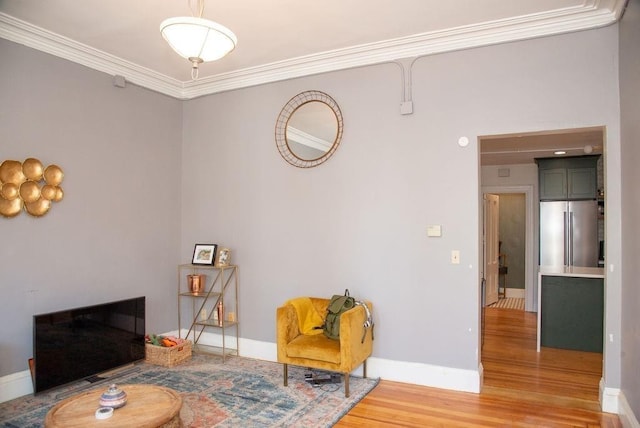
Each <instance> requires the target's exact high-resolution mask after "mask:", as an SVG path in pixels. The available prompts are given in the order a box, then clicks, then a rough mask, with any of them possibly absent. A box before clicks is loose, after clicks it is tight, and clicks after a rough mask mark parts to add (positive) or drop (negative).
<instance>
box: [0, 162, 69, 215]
mask: <svg viewBox="0 0 640 428" xmlns="http://www.w3.org/2000/svg"><path fill="white" fill-rule="evenodd" d="M63 178H64V173H63V172H62V168H60V167H59V166H57V165H49V166H48V167H46V168H43V165H42V162H40V161H39V160H38V159H35V158H28V159H26V160H25V161H24V162H19V161H15V160H5V161H3V162H2V163H0V216H3V217H6V218H11V217H15V216H17V215H18V214H20V212H21V211H22V210H23V209H24V211H26V212H27V213H28V214H30V215H32V216H34V217H41V216H43V215H45V214H46V213H47V212H48V211H49V209H50V208H51V202H59V201H61V200H62V198H63V197H64V191H63V190H62V187H60V184H61V183H62V180H63Z"/></svg>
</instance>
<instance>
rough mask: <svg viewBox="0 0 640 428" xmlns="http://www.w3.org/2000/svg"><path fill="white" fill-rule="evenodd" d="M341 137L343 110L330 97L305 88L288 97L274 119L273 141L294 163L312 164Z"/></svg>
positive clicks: (330, 152) (328, 152) (320, 160)
mask: <svg viewBox="0 0 640 428" xmlns="http://www.w3.org/2000/svg"><path fill="white" fill-rule="evenodd" d="M341 139H342V113H341V112H340V108H339V107H338V104H337V103H336V102H335V100H334V99H333V98H331V97H330V96H329V95H327V94H325V93H324V92H320V91H305V92H302V93H300V94H298V95H296V96H295V97H293V98H291V99H290V100H289V102H288V103H287V104H286V105H285V106H284V107H283V108H282V111H281V112H280V115H279V116H278V120H277V122H276V145H277V146H278V151H279V152H280V155H282V157H283V158H284V160H286V161H287V162H289V163H290V164H291V165H293V166H297V167H298V168H311V167H314V166H318V165H320V164H321V163H323V162H325V161H326V160H327V159H329V158H330V157H331V155H333V153H334V152H335V151H336V149H337V148H338V146H339V145H340V140H341Z"/></svg>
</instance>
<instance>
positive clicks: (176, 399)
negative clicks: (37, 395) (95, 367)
mask: <svg viewBox="0 0 640 428" xmlns="http://www.w3.org/2000/svg"><path fill="white" fill-rule="evenodd" d="M118 387H119V388H120V389H121V390H123V391H124V392H126V393H127V404H125V405H124V407H121V408H119V409H114V411H113V416H111V417H110V418H109V419H102V420H101V419H96V417H95V413H96V410H97V409H98V408H99V407H100V403H99V401H100V396H101V395H102V393H103V392H105V391H106V390H107V387H105V388H100V389H99V390H96V391H90V392H86V393H84V394H79V395H76V396H74V397H70V398H67V399H65V400H63V401H61V402H59V403H58V404H56V405H55V406H54V407H52V408H51V410H49V413H47V416H46V418H45V420H44V426H45V427H47V428H54V427H56V428H57V427H60V428H62V427H64V428H76V427H77V428H80V427H83V428H84V427H106V426H108V427H109V428H120V427H136V428H157V427H164V428H175V427H181V426H182V422H181V421H180V409H181V408H182V397H180V395H179V394H178V393H177V392H176V391H174V390H172V389H170V388H165V387H164V386H156V385H118Z"/></svg>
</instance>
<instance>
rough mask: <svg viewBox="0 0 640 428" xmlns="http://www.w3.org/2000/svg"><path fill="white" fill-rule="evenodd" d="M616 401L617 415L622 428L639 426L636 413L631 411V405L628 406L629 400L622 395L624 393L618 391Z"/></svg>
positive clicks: (636, 427) (638, 427)
mask: <svg viewBox="0 0 640 428" xmlns="http://www.w3.org/2000/svg"><path fill="white" fill-rule="evenodd" d="M618 401H619V404H618V410H619V411H618V417H620V422H621V423H622V426H623V427H624V428H640V422H638V419H637V418H636V415H635V414H634V413H633V410H631V406H629V402H628V401H627V398H626V397H625V396H624V393H622V392H621V393H620V395H619V400H618Z"/></svg>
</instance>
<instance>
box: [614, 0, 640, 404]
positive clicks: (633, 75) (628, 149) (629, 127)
mask: <svg viewBox="0 0 640 428" xmlns="http://www.w3.org/2000/svg"><path fill="white" fill-rule="evenodd" d="M639 45H640V2H639V1H638V0H631V1H630V2H629V5H628V6H627V11H626V13H625V15H624V17H623V20H622V23H621V24H620V106H621V109H620V110H621V123H622V126H621V141H622V183H623V185H622V210H623V216H622V228H623V230H626V231H629V232H628V233H625V234H624V235H623V238H622V249H623V259H622V263H623V266H624V273H623V276H622V302H623V303H622V342H623V347H622V350H623V352H622V364H621V366H622V392H623V393H624V395H625V397H626V399H627V401H628V403H629V405H630V406H631V409H632V410H633V412H634V413H635V415H636V417H639V416H640V376H638V361H640V333H639V332H640V317H638V305H639V304H640V286H639V285H640V279H639V278H640V265H639V264H638V255H639V254H640V238H639V237H638V219H640V194H639V193H638V184H637V183H639V182H640V171H639V170H638V165H640V123H639V122H638V117H640V105H638V99H640V58H639V57H638V46H639ZM610 208H611V207H609V206H607V209H610ZM606 214H607V215H608V214H609V213H608V211H607V212H606ZM608 243H609V240H607V244H608Z"/></svg>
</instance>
